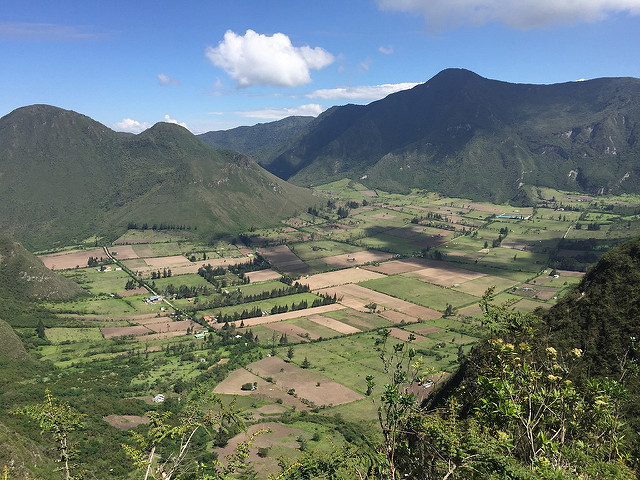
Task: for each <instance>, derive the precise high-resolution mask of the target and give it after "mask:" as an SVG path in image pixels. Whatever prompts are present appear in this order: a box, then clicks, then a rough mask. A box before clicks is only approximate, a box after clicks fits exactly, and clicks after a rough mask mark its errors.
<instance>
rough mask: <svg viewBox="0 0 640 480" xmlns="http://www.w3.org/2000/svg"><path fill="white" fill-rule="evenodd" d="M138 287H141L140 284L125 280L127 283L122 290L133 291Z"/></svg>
mask: <svg viewBox="0 0 640 480" xmlns="http://www.w3.org/2000/svg"><path fill="white" fill-rule="evenodd" d="M139 286H141V284H140V282H137V281H135V280H133V279H129V280H127V283H125V285H124V289H125V290H133V289H135V288H138V287H139Z"/></svg>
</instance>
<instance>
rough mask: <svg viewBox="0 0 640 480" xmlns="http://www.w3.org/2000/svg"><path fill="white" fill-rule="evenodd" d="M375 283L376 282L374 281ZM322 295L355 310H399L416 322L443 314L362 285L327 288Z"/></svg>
mask: <svg viewBox="0 0 640 480" xmlns="http://www.w3.org/2000/svg"><path fill="white" fill-rule="evenodd" d="M373 281H375V280H373ZM319 293H321V294H329V295H332V296H333V295H337V296H338V297H339V298H341V299H340V300H339V302H340V303H341V304H342V305H344V306H346V307H350V308H353V309H355V310H360V311H365V310H367V308H366V305H369V304H371V303H375V304H377V307H378V309H380V310H382V309H384V308H387V309H389V310H397V311H399V312H401V313H404V314H406V315H409V316H411V317H413V318H414V321H416V320H417V319H418V318H422V319H424V320H428V319H431V318H438V317H441V316H442V314H441V313H440V312H438V311H436V310H433V309H431V308H427V307H422V306H420V305H416V304H414V303H410V302H407V301H404V300H401V299H399V298H395V297H392V296H390V295H386V294H384V293H380V292H376V291H374V290H371V289H369V288H365V287H362V286H360V285H355V284H348V285H342V286H339V287H331V288H325V289H322V290H320V291H319Z"/></svg>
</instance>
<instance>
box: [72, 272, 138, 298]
mask: <svg viewBox="0 0 640 480" xmlns="http://www.w3.org/2000/svg"><path fill="white" fill-rule="evenodd" d="M60 273H62V274H63V275H64V276H65V277H67V278H69V279H71V280H73V281H74V282H76V283H77V284H79V285H80V286H82V287H83V288H85V289H86V290H88V291H89V292H90V293H92V294H94V295H98V294H100V293H118V292H124V290H125V288H124V287H125V285H126V283H127V281H129V280H131V277H130V276H129V275H128V274H127V273H126V272H125V271H123V270H113V269H112V270H109V271H104V272H100V271H99V270H98V269H97V268H91V267H87V268H79V269H75V270H61V272H60Z"/></svg>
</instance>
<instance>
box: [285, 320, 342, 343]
mask: <svg viewBox="0 0 640 480" xmlns="http://www.w3.org/2000/svg"><path fill="white" fill-rule="evenodd" d="M284 323H290V324H291V325H296V326H298V327H300V328H304V329H305V330H306V331H308V332H309V333H310V334H313V335H317V336H319V337H322V338H333V337H338V336H340V335H342V334H341V333H339V332H336V331H335V330H333V329H331V328H328V327H325V326H324V325H319V324H317V323H316V322H314V321H313V320H309V319H308V318H306V317H300V318H294V319H291V320H285V321H284Z"/></svg>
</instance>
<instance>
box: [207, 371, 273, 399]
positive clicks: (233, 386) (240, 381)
mask: <svg viewBox="0 0 640 480" xmlns="http://www.w3.org/2000/svg"><path fill="white" fill-rule="evenodd" d="M254 382H256V383H257V384H258V390H260V389H261V388H262V387H264V386H266V385H269V382H267V381H265V380H263V379H261V378H260V377H258V376H257V375H254V374H253V373H251V372H249V371H247V370H245V369H244V368H239V369H238V370H234V371H233V372H231V373H230V374H229V375H228V376H227V378H225V379H224V380H223V381H222V382H220V383H219V384H218V385H216V386H215V388H214V389H213V393H221V394H227V395H244V396H248V395H251V394H252V393H253V392H256V391H258V390H242V388H241V387H242V385H244V384H245V383H251V384H253V383H254Z"/></svg>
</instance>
